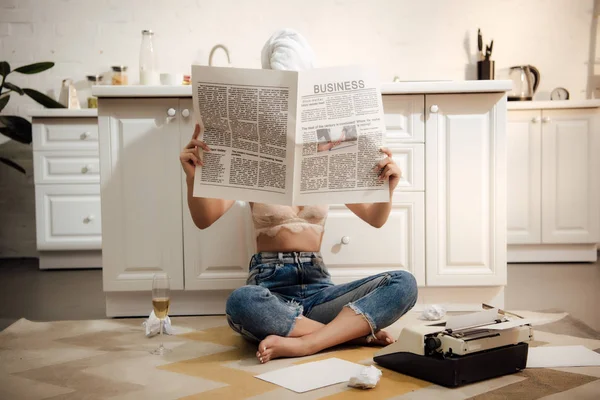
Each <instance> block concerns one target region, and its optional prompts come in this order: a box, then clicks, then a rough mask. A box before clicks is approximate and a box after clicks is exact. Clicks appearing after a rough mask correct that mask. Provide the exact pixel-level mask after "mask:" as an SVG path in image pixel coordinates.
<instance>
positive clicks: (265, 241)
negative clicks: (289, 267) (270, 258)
mask: <svg viewBox="0 0 600 400" xmlns="http://www.w3.org/2000/svg"><path fill="white" fill-rule="evenodd" d="M322 239H323V233H318V232H315V231H314V230H313V229H305V230H303V231H301V232H292V231H290V230H288V229H281V230H280V231H279V232H277V235H275V236H269V235H265V234H260V235H258V237H257V238H256V248H257V250H258V251H259V252H261V251H273V252H291V251H320V250H321V241H322Z"/></svg>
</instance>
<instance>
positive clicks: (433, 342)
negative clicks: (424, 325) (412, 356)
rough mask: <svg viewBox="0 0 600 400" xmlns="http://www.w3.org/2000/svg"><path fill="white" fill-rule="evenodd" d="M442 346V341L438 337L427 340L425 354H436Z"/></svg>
mask: <svg viewBox="0 0 600 400" xmlns="http://www.w3.org/2000/svg"><path fill="white" fill-rule="evenodd" d="M441 346H442V341H441V340H440V339H438V338H436V337H428V338H427V339H425V352H426V353H427V354H431V353H434V352H435V351H436V350H437V349H438V348H440V347H441Z"/></svg>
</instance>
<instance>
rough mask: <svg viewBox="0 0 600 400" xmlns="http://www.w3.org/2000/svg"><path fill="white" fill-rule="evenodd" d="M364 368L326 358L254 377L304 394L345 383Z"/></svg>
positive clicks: (336, 359)
mask: <svg viewBox="0 0 600 400" xmlns="http://www.w3.org/2000/svg"><path fill="white" fill-rule="evenodd" d="M364 367H365V366H364V365H360V364H355V363H352V362H350V361H345V360H340V359H339V358H328V359H327V360H322V361H315V362H310V363H306V364H301V365H296V366H293V367H287V368H282V369H278V370H275V371H271V372H266V373H264V374H260V375H256V378H258V379H262V380H263V381H267V382H271V383H274V384H276V385H279V386H283V387H284V388H287V389H290V390H293V391H294V392H297V393H304V392H308V391H309V390H314V389H319V388H322V387H325V386H330V385H335V384H336V383H341V382H347V381H349V380H350V378H352V377H353V376H355V375H358V374H359V373H360V371H361V370H362V369H363V368H364Z"/></svg>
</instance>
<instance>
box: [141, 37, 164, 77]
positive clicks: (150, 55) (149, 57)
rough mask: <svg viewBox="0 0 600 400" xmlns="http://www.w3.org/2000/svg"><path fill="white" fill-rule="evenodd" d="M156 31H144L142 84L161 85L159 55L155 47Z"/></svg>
mask: <svg viewBox="0 0 600 400" xmlns="http://www.w3.org/2000/svg"><path fill="white" fill-rule="evenodd" d="M153 37H154V32H152V31H151V30H143V31H142V46H141V49H140V85H160V73H159V70H158V57H157V55H156V50H155V48H154V41H153Z"/></svg>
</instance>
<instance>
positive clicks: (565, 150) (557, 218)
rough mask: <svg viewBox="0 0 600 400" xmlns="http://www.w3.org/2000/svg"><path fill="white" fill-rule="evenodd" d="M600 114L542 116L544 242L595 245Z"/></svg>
mask: <svg viewBox="0 0 600 400" xmlns="http://www.w3.org/2000/svg"><path fill="white" fill-rule="evenodd" d="M598 118H599V114H598V112H597V110H596V109H578V110H544V111H543V113H542V121H543V122H542V125H543V128H542V129H543V131H542V132H543V133H542V241H543V243H596V242H598V240H599V238H598V233H599V226H598V225H599V222H600V220H599V216H598V212H599V210H600V207H599V206H598V204H600V196H599V193H600V191H599V187H598V185H599V183H600V181H599V180H598V171H600V164H599V162H598V160H599V154H600V147H599V143H600V140H599V135H600V131H599V129H600V123H599V119H598Z"/></svg>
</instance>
